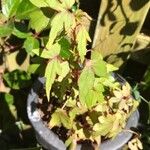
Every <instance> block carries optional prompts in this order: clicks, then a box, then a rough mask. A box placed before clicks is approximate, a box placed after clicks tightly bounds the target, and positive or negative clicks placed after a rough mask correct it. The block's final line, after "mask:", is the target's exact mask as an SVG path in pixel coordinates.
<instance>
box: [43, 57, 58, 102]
mask: <svg viewBox="0 0 150 150" xmlns="http://www.w3.org/2000/svg"><path fill="white" fill-rule="evenodd" d="M57 63H58V62H57V60H56V59H53V60H51V61H50V62H49V63H48V64H47V66H46V70H45V77H46V95H47V99H48V100H50V91H51V87H52V84H53V83H54V81H55V78H56V74H57Z"/></svg>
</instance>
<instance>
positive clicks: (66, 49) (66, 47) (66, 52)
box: [58, 38, 71, 59]
mask: <svg viewBox="0 0 150 150" xmlns="http://www.w3.org/2000/svg"><path fill="white" fill-rule="evenodd" d="M58 43H59V44H60V45H61V50H60V56H61V57H63V58H64V59H69V58H70V56H71V52H70V48H71V45H70V43H69V41H68V40H67V39H66V38H62V39H61V40H60V41H59V42H58Z"/></svg>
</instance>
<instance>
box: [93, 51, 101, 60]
mask: <svg viewBox="0 0 150 150" xmlns="http://www.w3.org/2000/svg"><path fill="white" fill-rule="evenodd" d="M91 60H103V57H102V55H101V53H100V52H99V51H92V52H91Z"/></svg>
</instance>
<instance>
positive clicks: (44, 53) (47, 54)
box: [32, 43, 61, 59]
mask: <svg viewBox="0 0 150 150" xmlns="http://www.w3.org/2000/svg"><path fill="white" fill-rule="evenodd" d="M60 49H61V47H60V45H59V44H58V43H56V44H54V45H53V46H52V47H51V49H49V50H46V49H43V50H41V49H33V50H32V52H33V53H34V54H36V55H37V56H40V57H42V58H46V59H50V58H51V59H52V58H54V57H56V56H58V55H59V53H60Z"/></svg>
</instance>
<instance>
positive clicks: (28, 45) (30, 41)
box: [23, 36, 39, 55]
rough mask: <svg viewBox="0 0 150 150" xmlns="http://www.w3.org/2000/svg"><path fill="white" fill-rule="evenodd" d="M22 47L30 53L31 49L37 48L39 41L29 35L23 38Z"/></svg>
mask: <svg viewBox="0 0 150 150" xmlns="http://www.w3.org/2000/svg"><path fill="white" fill-rule="evenodd" d="M23 47H24V48H25V50H26V52H27V53H28V54H31V55H32V50H33V49H38V48H39V41H38V40H37V39H36V38H34V37H31V36H30V37H28V38H27V39H26V40H25V42H24V44H23Z"/></svg>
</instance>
